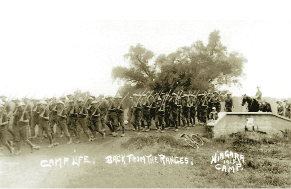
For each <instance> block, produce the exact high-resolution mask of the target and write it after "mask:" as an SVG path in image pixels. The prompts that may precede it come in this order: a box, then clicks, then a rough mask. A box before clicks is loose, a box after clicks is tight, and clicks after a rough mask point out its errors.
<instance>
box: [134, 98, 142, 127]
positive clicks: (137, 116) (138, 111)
mask: <svg viewBox="0 0 291 189" xmlns="http://www.w3.org/2000/svg"><path fill="white" fill-rule="evenodd" d="M136 101H138V99H136ZM133 112H134V125H135V128H136V129H137V132H140V127H141V117H142V104H141V103H140V102H135V104H134V111H133Z"/></svg>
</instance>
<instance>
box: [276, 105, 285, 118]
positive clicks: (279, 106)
mask: <svg viewBox="0 0 291 189" xmlns="http://www.w3.org/2000/svg"><path fill="white" fill-rule="evenodd" d="M277 112H278V115H281V116H283V113H284V107H283V106H282V104H281V103H278V107H277Z"/></svg>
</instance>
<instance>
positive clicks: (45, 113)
mask: <svg viewBox="0 0 291 189" xmlns="http://www.w3.org/2000/svg"><path fill="white" fill-rule="evenodd" d="M39 103H40V108H39V126H40V127H41V129H42V130H44V131H45V133H46V134H47V137H48V138H49V142H50V144H49V146H48V148H52V147H53V146H54V145H55V146H56V145H58V143H56V142H54V139H53V137H52V132H53V131H52V130H51V127H50V126H49V110H48V104H47V102H46V101H40V102H39Z"/></svg>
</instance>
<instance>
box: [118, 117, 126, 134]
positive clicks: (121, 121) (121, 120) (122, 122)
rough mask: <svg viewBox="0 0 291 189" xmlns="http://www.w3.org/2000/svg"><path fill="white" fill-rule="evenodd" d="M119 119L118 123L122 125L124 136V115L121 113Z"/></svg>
mask: <svg viewBox="0 0 291 189" xmlns="http://www.w3.org/2000/svg"><path fill="white" fill-rule="evenodd" d="M117 118H118V122H119V123H120V126H121V128H122V134H124V114H123V113H119V114H118V116H117Z"/></svg>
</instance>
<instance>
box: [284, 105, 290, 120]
mask: <svg viewBox="0 0 291 189" xmlns="http://www.w3.org/2000/svg"><path fill="white" fill-rule="evenodd" d="M285 103H286V105H285V117H287V118H291V116H290V110H291V104H290V103H287V101H285Z"/></svg>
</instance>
